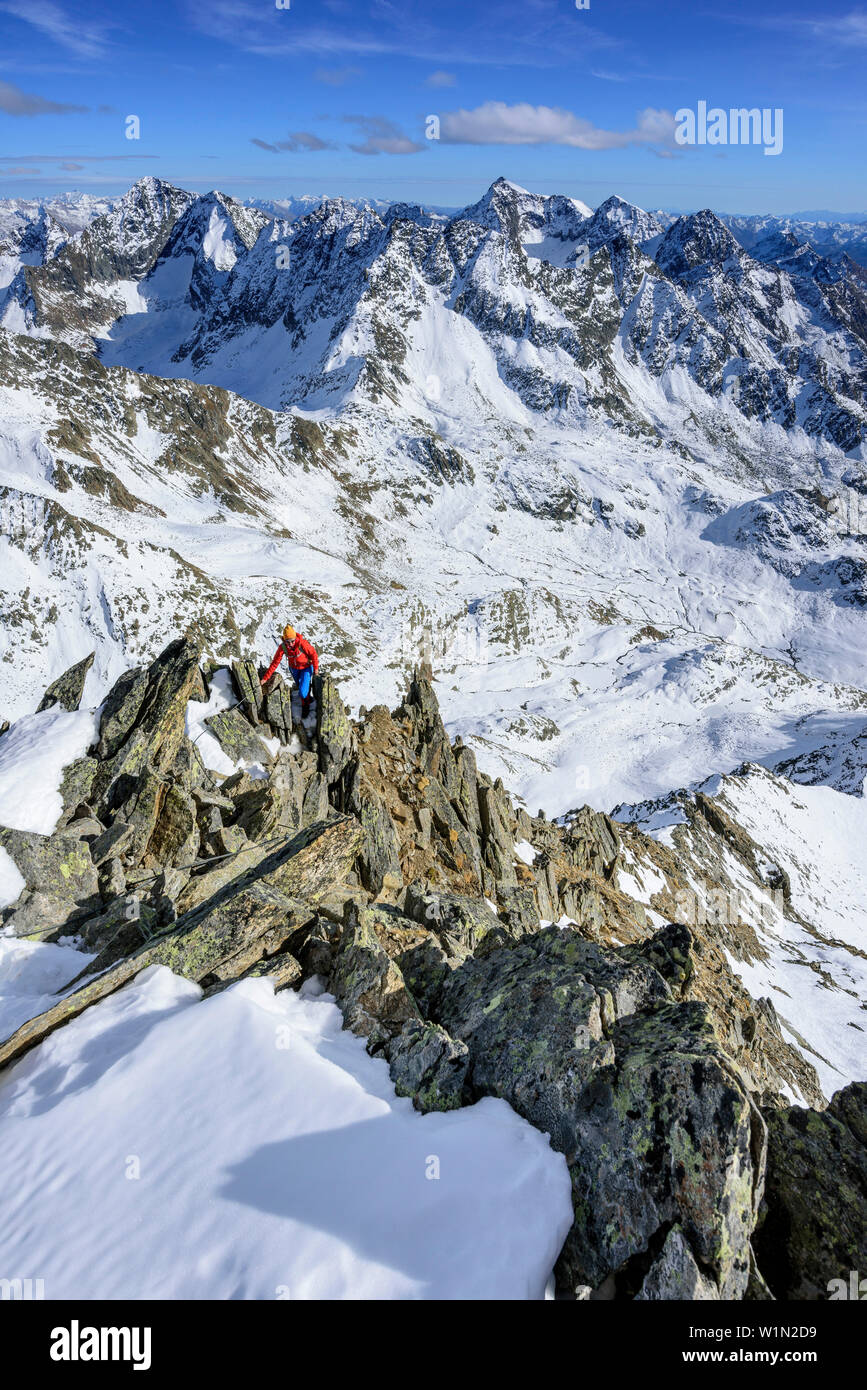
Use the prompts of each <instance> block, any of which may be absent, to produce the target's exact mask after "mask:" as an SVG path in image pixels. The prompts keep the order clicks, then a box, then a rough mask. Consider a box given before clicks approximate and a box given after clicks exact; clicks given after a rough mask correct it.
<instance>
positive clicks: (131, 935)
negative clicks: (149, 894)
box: [79, 894, 157, 957]
mask: <svg viewBox="0 0 867 1390" xmlns="http://www.w3.org/2000/svg"><path fill="white" fill-rule="evenodd" d="M156 925H157V914H156V912H155V910H154V909H153V908H152V907H150V906H149V905H148V904H147V903H143V902H141V901H140V899H139V898H137V897H135V896H134V895H132V894H127V895H122V896H120V897H118V898H115V899H113V901H112V902H111V903H109V905H108V907H107V908H106V910H105V911H104V912H101V913H99V915H98V916H96V917H88V919H87V921H86V922H83V923H82V924H81V926H80V928H79V930H80V932H81V936H82V941H83V945H84V949H85V950H86V951H92V952H94V953H97V952H100V951H104V950H105V949H106V948H107V947H109V946H112V947H113V949H114V952H115V953H116V955H117V956H118V957H120V956H121V955H127V954H130V953H131V952H133V951H135V950H137V948H138V947H139V946H141V944H142V942H144V941H147V940H148V939H149V938H150V937H151V936H152V935H153V932H154V931H155V929H156Z"/></svg>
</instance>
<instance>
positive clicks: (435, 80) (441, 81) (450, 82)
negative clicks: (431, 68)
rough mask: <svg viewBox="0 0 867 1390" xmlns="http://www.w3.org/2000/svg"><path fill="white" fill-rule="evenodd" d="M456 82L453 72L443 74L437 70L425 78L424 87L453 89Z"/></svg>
mask: <svg viewBox="0 0 867 1390" xmlns="http://www.w3.org/2000/svg"><path fill="white" fill-rule="evenodd" d="M457 80H458V79H457V78H456V77H455V75H454V73H453V72H443V70H442V68H438V69H437V71H436V72H432V73H431V75H430V77H426V78H425V80H424V85H425V86H426V87H454V85H455V83H456V82H457Z"/></svg>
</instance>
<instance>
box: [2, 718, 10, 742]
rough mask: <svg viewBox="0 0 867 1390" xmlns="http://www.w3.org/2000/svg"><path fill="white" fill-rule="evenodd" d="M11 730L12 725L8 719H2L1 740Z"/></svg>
mask: <svg viewBox="0 0 867 1390" xmlns="http://www.w3.org/2000/svg"><path fill="white" fill-rule="evenodd" d="M11 728H12V725H11V723H10V722H9V720H8V719H0V738H2V737H3V735H4V734H8V732H9V730H10V729H11Z"/></svg>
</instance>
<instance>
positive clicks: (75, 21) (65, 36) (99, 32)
mask: <svg viewBox="0 0 867 1390" xmlns="http://www.w3.org/2000/svg"><path fill="white" fill-rule="evenodd" d="M0 10H2V11H4V12H5V13H6V14H11V15H13V16H14V18H15V19H21V20H23V21H24V22H25V24H31V25H32V26H33V28H34V29H38V30H39V32H40V33H42V34H45V35H46V36H47V37H48V38H49V39H52V40H53V41H54V43H57V44H60V46H61V47H62V48H65V49H67V50H68V51H69V52H70V53H75V54H76V55H77V56H78V57H79V58H103V57H105V54H106V49H107V46H108V40H107V28H108V26H106V25H102V24H94V23H92V22H91V23H89V22H88V21H87V20H85V19H83V18H82V16H81V15H80V14H76V15H68V14H66V13H65V12H64V11H63V10H62V9H61V8H60V6H59V5H55V4H52V3H51V0H2V3H0Z"/></svg>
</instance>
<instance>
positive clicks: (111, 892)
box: [99, 859, 126, 903]
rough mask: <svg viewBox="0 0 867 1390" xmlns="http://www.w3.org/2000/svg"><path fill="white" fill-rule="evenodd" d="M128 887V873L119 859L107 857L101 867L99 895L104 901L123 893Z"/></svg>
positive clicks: (106, 901) (107, 901)
mask: <svg viewBox="0 0 867 1390" xmlns="http://www.w3.org/2000/svg"><path fill="white" fill-rule="evenodd" d="M125 888H126V874H125V873H124V870H123V864H122V863H121V862H120V860H119V859H106V861H105V863H104V864H102V865H101V866H100V869H99V896H100V897H101V898H102V901H103V902H104V903H109V902H111V900H112V899H113V898H116V897H118V896H119V894H121V893H123V892H124V890H125Z"/></svg>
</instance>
